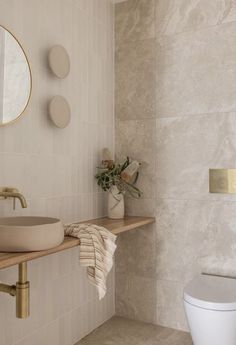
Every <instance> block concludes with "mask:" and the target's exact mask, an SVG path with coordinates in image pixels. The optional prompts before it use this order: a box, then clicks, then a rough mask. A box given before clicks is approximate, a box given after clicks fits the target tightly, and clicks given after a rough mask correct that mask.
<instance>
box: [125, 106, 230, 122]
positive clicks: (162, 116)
mask: <svg viewBox="0 0 236 345" xmlns="http://www.w3.org/2000/svg"><path fill="white" fill-rule="evenodd" d="M234 113H236V109H235V110H227V111H220V112H219V111H216V112H209V113H188V114H181V115H178V116H176V115H157V117H156V118H155V119H156V120H157V121H158V120H161V119H188V118H191V117H192V118H196V117H210V116H222V115H228V116H229V115H232V114H234ZM125 121H126V120H125Z"/></svg>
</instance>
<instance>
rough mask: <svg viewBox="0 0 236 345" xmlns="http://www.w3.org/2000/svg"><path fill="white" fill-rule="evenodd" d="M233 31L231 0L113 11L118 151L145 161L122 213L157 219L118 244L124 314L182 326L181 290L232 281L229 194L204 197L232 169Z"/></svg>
mask: <svg viewBox="0 0 236 345" xmlns="http://www.w3.org/2000/svg"><path fill="white" fill-rule="evenodd" d="M235 30H236V7H235V2H234V1H231V0H226V1H225V0H215V1H204V0H197V1H195V0H194V1H192V0H128V1H126V2H124V3H120V4H117V5H116V30H115V31H116V137H117V154H119V155H120V154H125V153H127V154H131V155H132V156H134V157H137V158H139V159H143V160H144V161H145V162H147V163H148V165H147V166H145V167H144V170H145V177H143V178H142V181H140V186H141V187H143V189H144V192H145V194H144V198H143V200H140V201H134V202H132V203H129V204H128V211H129V212H130V213H134V212H136V213H137V214H138V213H151V214H155V215H156V217H157V223H156V231H155V229H150V230H147V229H145V231H142V230H139V232H136V233H134V234H124V235H122V237H120V239H119V247H118V255H117V262H116V264H117V293H116V296H117V311H118V313H119V314H121V315H127V316H130V317H133V318H137V319H141V320H144V321H151V322H154V323H158V324H161V325H164V326H169V327H173V328H180V329H186V328H187V325H186V320H185V315H184V311H183V302H182V295H183V288H184V286H185V284H186V283H187V282H188V281H189V280H190V279H191V278H192V277H193V276H195V275H196V274H198V273H200V272H201V271H207V272H211V273H217V274H223V275H224V274H226V275H227V274H229V275H232V276H234V277H235V276H236V270H235V267H236V256H235V224H236V212H235V207H236V203H235V202H236V197H235V196H233V195H231V196H230V195H212V194H209V193H208V169H209V168H212V167H215V168H220V167H224V168H227V167H235V152H236V150H235V147H236V121H235V118H236V113H235V111H236V98H235V92H234V90H235V87H234V84H235V77H236V62H235V55H236V48H235ZM155 64H156V65H155ZM155 78H156V80H155V82H154V79H155ZM154 83H155V85H154ZM154 164H156V170H154ZM144 170H143V173H144ZM155 193H156V194H155ZM127 248H129V249H128V250H127ZM127 263H128V264H127ZM126 277H128V278H127V279H126ZM140 291H141V294H140Z"/></svg>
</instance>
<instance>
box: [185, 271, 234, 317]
mask: <svg viewBox="0 0 236 345" xmlns="http://www.w3.org/2000/svg"><path fill="white" fill-rule="evenodd" d="M184 300H185V301H186V302H188V303H190V304H193V305H195V306H197V307H200V308H204V309H209V310H228V311H230V310H236V279H231V278H223V277H217V276H209V275H201V276H198V277H196V278H195V279H193V280H192V281H191V282H190V283H189V284H188V285H187V286H186V288H185V289H184Z"/></svg>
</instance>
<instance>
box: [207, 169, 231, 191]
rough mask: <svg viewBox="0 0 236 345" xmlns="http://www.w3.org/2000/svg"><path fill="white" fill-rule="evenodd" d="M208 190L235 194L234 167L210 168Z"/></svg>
mask: <svg viewBox="0 0 236 345" xmlns="http://www.w3.org/2000/svg"><path fill="white" fill-rule="evenodd" d="M209 191H210V193H224V194H236V169H210V170H209Z"/></svg>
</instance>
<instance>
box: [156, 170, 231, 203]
mask: <svg viewBox="0 0 236 345" xmlns="http://www.w3.org/2000/svg"><path fill="white" fill-rule="evenodd" d="M210 168H211V167H209V169H210ZM207 169H208V168H207ZM210 196H211V194H210V193H209V196H208V198H209V199H207V198H205V199H203V198H194V197H193V198H183V199H181V198H173V197H157V198H156V201H158V200H169V201H199V202H208V203H214V204H217V203H218V204H222V203H225V204H232V205H234V204H235V203H236V200H229V199H227V200H225V199H224V200H219V199H210ZM213 197H216V196H213ZM235 197H236V196H235ZM219 198H220V194H219Z"/></svg>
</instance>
